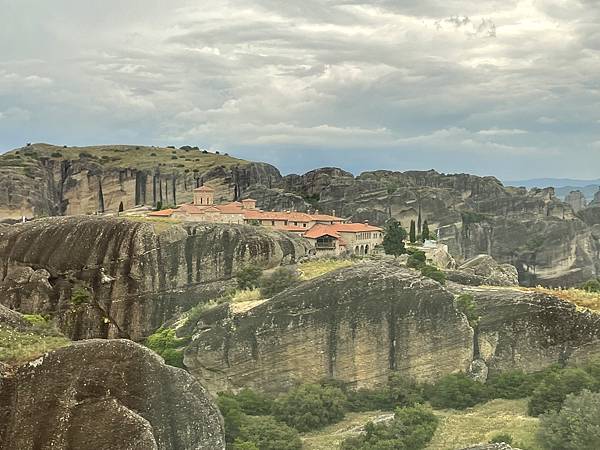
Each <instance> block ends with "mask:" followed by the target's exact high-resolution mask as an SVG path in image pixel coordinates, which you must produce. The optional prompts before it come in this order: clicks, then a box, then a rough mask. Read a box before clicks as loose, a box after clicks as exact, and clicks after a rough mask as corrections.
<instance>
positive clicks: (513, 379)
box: [486, 370, 539, 400]
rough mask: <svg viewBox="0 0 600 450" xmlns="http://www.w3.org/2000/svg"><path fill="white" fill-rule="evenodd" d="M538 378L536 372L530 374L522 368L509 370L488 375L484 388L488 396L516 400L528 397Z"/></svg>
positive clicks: (537, 382)
mask: <svg viewBox="0 0 600 450" xmlns="http://www.w3.org/2000/svg"><path fill="white" fill-rule="evenodd" d="M538 378H539V376H538V375H536V374H531V375H530V374H526V373H525V372H523V371H522V370H511V371H507V372H502V373H499V374H497V375H492V376H490V377H489V378H488V381H487V383H486V388H487V390H488V394H489V397H490V398H505V399H509V400H516V399H519V398H525V397H530V396H531V395H532V394H533V391H534V389H535V388H536V387H537V385H538V384H539V380H538Z"/></svg>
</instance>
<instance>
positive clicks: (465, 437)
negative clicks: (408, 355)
mask: <svg viewBox="0 0 600 450" xmlns="http://www.w3.org/2000/svg"><path fill="white" fill-rule="evenodd" d="M434 412H435V414H436V415H437V416H438V417H439V418H440V425H439V427H438V429H437V432H436V434H435V436H434V437H433V440H432V441H431V443H430V444H429V446H428V447H427V450H455V449H457V448H463V447H469V446H471V445H474V444H478V443H487V442H489V441H490V439H491V438H492V437H494V436H496V435H497V434H499V433H507V434H510V435H511V436H512V438H513V442H514V446H516V447H520V448H524V449H527V450H541V447H540V446H539V445H538V444H537V443H536V442H535V437H534V436H535V433H536V430H537V427H538V423H539V420H538V419H537V418H534V417H529V416H528V415H527V400H526V399H523V400H502V399H497V400H492V401H490V402H488V403H485V404H483V405H478V406H476V407H474V408H469V409H467V410H465V411H454V410H437V411H434ZM391 415H392V414H391V413H389V412H388V413H386V412H381V411H369V412H362V413H348V414H346V418H345V419H344V420H343V421H341V422H339V423H336V424H334V425H330V426H328V427H326V428H324V429H322V430H319V431H314V432H310V433H305V434H303V435H302V442H303V444H304V446H303V447H302V449H303V450H335V449H339V447H340V444H341V442H342V441H343V440H344V439H345V438H347V437H350V436H353V435H356V434H357V433H359V432H360V430H361V428H362V427H363V426H364V425H365V424H366V423H367V422H369V421H375V420H378V419H379V420H381V419H385V418H387V417H390V416H391Z"/></svg>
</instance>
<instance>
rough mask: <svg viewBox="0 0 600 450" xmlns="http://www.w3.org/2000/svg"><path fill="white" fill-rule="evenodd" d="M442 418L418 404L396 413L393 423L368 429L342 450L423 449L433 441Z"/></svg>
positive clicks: (369, 425) (374, 425)
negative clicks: (439, 418)
mask: <svg viewBox="0 0 600 450" xmlns="http://www.w3.org/2000/svg"><path fill="white" fill-rule="evenodd" d="M438 422H439V420H438V418H437V417H436V416H435V415H434V414H433V413H432V412H431V411H430V410H428V409H427V408H425V407H424V406H422V405H418V406H415V407H411V408H399V409H397V410H396V414H395V416H394V420H392V421H391V422H390V423H389V424H374V423H372V422H369V423H368V424H367V425H366V426H365V433H364V434H362V435H360V436H357V437H351V438H348V439H346V440H344V441H343V442H342V446H341V449H342V450H379V449H381V450H388V449H390V450H391V449H401V450H402V449H405V450H419V449H422V448H425V447H426V446H427V444H428V443H429V442H430V441H431V439H432V438H433V435H434V433H435V430H436V429H437V426H438Z"/></svg>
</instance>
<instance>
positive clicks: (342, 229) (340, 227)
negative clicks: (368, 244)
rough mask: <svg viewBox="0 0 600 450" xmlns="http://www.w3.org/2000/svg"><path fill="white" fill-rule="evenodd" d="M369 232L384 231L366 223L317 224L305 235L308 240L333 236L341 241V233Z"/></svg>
mask: <svg viewBox="0 0 600 450" xmlns="http://www.w3.org/2000/svg"><path fill="white" fill-rule="evenodd" d="M369 231H383V229H381V228H379V227H374V226H371V225H367V224H365V223H336V224H333V225H324V224H317V225H315V226H313V227H312V228H311V229H310V230H308V231H307V232H306V233H304V237H305V238H308V239H317V238H320V237H322V236H332V237H335V238H337V239H341V237H342V236H341V235H340V233H364V232H369Z"/></svg>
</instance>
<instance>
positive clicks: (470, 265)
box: [446, 255, 519, 286]
mask: <svg viewBox="0 0 600 450" xmlns="http://www.w3.org/2000/svg"><path fill="white" fill-rule="evenodd" d="M446 278H447V279H448V280H450V281H454V282H457V283H460V284H466V285H473V286H480V285H488V286H518V285H519V273H518V272H517V269H516V268H515V266H511V265H510V264H499V263H497V262H496V261H495V260H494V258H492V257H491V256H489V255H478V256H475V257H474V258H471V259H470V260H468V261H466V262H465V263H463V264H462V265H461V266H460V267H458V269H457V270H450V271H446Z"/></svg>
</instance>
